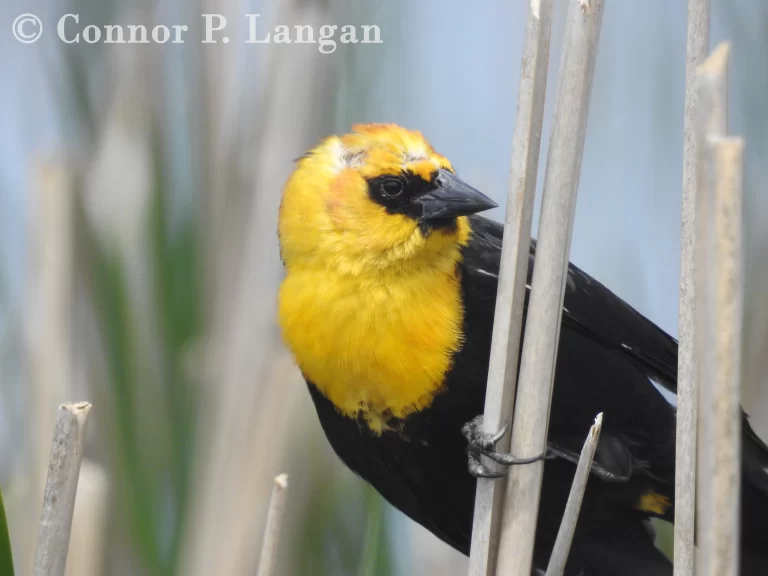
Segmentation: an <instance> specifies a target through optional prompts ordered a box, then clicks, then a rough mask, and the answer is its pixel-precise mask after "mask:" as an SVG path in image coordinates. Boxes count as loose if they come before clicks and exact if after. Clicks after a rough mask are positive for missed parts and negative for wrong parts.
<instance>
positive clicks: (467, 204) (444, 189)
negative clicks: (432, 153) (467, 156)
mask: <svg viewBox="0 0 768 576" xmlns="http://www.w3.org/2000/svg"><path fill="white" fill-rule="evenodd" d="M434 184H435V186H436V188H435V189H434V190H430V191H429V192H427V193H426V194H424V195H423V196H421V197H419V200H418V201H419V202H420V203H421V205H422V206H423V207H424V210H423V212H422V214H421V220H422V221H424V220H435V219H437V218H441V219H442V218H456V217H457V216H468V215H470V214H475V213H477V212H482V211H483V210H488V209H490V208H496V206H498V204H496V202H494V201H493V200H491V199H490V198H488V196H486V195H485V194H483V193H482V192H479V191H477V190H475V189H474V188H472V186H469V185H468V184H465V183H464V182H462V181H461V180H459V179H458V178H457V177H456V176H455V175H454V174H452V173H451V172H448V171H447V170H438V171H437V176H435V179H434Z"/></svg>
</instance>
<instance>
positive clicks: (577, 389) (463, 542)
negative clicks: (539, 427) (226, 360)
mask: <svg viewBox="0 0 768 576" xmlns="http://www.w3.org/2000/svg"><path fill="white" fill-rule="evenodd" d="M353 130H354V131H353V133H351V134H347V135H344V136H341V137H336V136H332V137H329V138H327V139H325V140H324V141H323V142H321V143H320V144H319V145H318V146H317V147H316V148H314V149H313V150H311V151H310V152H309V153H307V154H306V155H305V156H303V157H302V158H301V159H300V160H298V166H297V167H296V169H295V171H294V172H293V174H292V175H291V176H290V178H289V179H288V182H287V183H286V185H285V188H284V191H283V198H282V203H281V207H280V216H279V236H280V246H281V257H282V259H283V262H284V264H285V268H286V276H285V279H284V281H283V283H282V286H281V289H280V298H279V300H280V301H279V320H280V325H281V328H282V333H283V337H284V339H285V341H286V343H287V344H288V346H289V347H290V349H291V351H292V352H293V354H294V356H295V358H296V361H297V363H298V365H299V367H300V369H301V371H302V373H303V374H304V377H305V379H306V381H307V384H308V387H309V391H310V394H311V395H312V398H313V400H314V403H315V406H316V409H317V414H318V416H319V418H320V423H321V425H322V427H323V429H324V431H325V434H326V436H327V438H328V440H329V441H330V443H331V445H332V446H333V448H334V450H335V451H336V453H337V454H338V456H339V457H340V458H341V459H342V460H343V461H344V463H345V464H346V465H347V466H348V467H349V468H351V469H352V470H353V471H354V472H356V473H357V474H359V475H360V476H361V477H362V478H364V479H365V480H367V481H368V482H370V483H371V484H372V485H373V486H374V487H375V488H376V489H377V490H378V491H379V492H380V493H381V494H382V496H384V498H386V499H387V500H388V501H389V502H390V503H391V504H392V505H394V506H395V507H397V508H399V509H400V510H401V511H402V512H404V513H405V514H407V515H408V516H410V517H411V518H412V519H413V520H415V521H416V522H418V523H420V524H422V525H423V526H425V527H426V528H427V529H429V530H431V531H432V532H433V533H434V534H435V535H437V536H438V537H439V538H441V539H443V540H444V541H445V542H447V543H449V544H450V545H451V546H453V547H455V548H456V549H458V550H460V551H462V552H464V553H468V551H469V544H470V537H471V530H472V515H473V503H474V495H475V483H476V479H475V476H478V475H483V474H484V473H485V470H484V469H483V468H482V466H479V465H478V462H477V456H478V455H479V453H480V452H482V451H485V452H488V451H490V450H491V449H492V444H493V442H492V440H491V441H488V439H487V438H483V437H481V436H480V435H479V434H478V433H477V432H478V428H477V426H476V424H477V421H476V420H474V423H473V422H472V421H473V419H474V417H475V416H476V415H478V414H480V413H481V412H482V411H483V403H484V397H485V385H486V376H487V371H488V357H489V349H490V341H491V329H492V324H493V314H494V302H495V298H496V285H497V282H498V274H499V259H500V253H501V241H502V228H501V226H500V225H499V224H496V223H494V222H491V221H489V220H487V219H484V218H482V217H479V216H476V215H475V213H477V212H480V211H483V210H486V209H488V208H491V207H493V206H495V204H494V202H493V201H492V200H490V199H489V198H487V197H486V196H484V195H483V194H481V193H480V192H478V191H477V190H475V189H473V188H471V187H470V186H469V185H467V184H465V183H464V182H462V181H461V180H460V179H459V178H458V177H457V176H456V175H455V172H454V170H453V168H452V167H451V164H450V162H449V161H448V160H447V159H446V158H445V157H444V156H441V155H440V154H438V153H437V152H435V150H434V149H433V148H432V147H431V146H430V144H429V143H428V142H427V141H426V140H425V139H424V137H423V136H422V135H421V134H420V133H418V132H415V131H410V130H406V129H403V128H401V127H399V126H396V125H383V124H371V125H357V126H354V127H353ZM534 255H535V243H534V242H532V244H531V252H530V265H529V268H532V266H533V263H534ZM530 272H531V271H530V270H529V275H530ZM529 278H530V276H529ZM676 380H677V342H676V341H675V340H674V339H673V338H671V337H670V336H668V335H667V334H665V333H664V332H663V331H662V330H661V329H659V328H658V327H656V326H655V325H654V324H653V323H651V322H650V321H648V320H647V319H646V318H644V317H643V316H642V315H641V314H639V313H638V312H637V311H635V310H634V309H633V308H631V307H630V306H629V305H627V304H626V303H624V302H623V301H622V300H620V299H619V298H618V297H616V296H615V295H614V294H612V293H611V292H610V291H608V290H607V289H606V288H605V287H604V286H602V285H601V284H600V283H599V282H597V281H596V280H594V279H593V278H591V277H590V276H588V275H587V274H585V273H584V272H582V271H581V270H579V269H578V268H576V267H575V266H573V265H571V266H570V267H569V269H568V276H567V285H566V293H565V304H564V309H563V319H562V329H561V333H560V344H559V351H558V360H557V366H556V376H555V388H554V393H553V400H552V408H551V415H550V425H549V436H548V443H549V452H550V454H551V455H554V456H555V457H554V458H548V459H547V461H546V463H545V465H544V480H543V487H542V498H541V508H540V512H539V520H538V525H537V534H536V551H535V558H534V564H535V566H534V573H537V572H536V570H537V569H538V570H542V569H544V568H545V567H546V563H547V560H548V557H549V553H550V551H551V547H552V544H553V542H554V538H555V535H556V532H557V529H558V526H559V523H560V519H561V517H562V511H563V508H564V505H565V501H566V498H567V495H568V491H569V489H570V485H571V481H572V479H573V474H574V470H575V464H574V461H575V460H576V459H577V457H578V453H579V451H580V448H581V445H582V443H583V441H584V438H585V436H586V433H587V431H588V429H589V427H590V425H591V424H592V422H593V420H594V417H595V415H596V414H597V413H599V412H603V413H604V414H605V416H604V422H603V431H602V435H601V438H600V443H599V447H598V451H597V455H596V459H595V465H594V467H593V476H592V480H591V481H590V482H589V485H588V489H587V493H586V495H585V498H584V502H583V505H582V510H581V515H580V517H579V524H578V528H577V532H576V537H575V539H574V544H573V547H572V551H571V555H570V559H569V564H568V568H567V570H568V572H567V573H568V574H570V575H574V576H575V575H577V574H584V575H590V576H608V575H610V576H614V575H620V576H634V575H637V576H639V575H643V576H647V575H671V574H672V569H671V566H670V563H669V561H668V560H667V559H666V558H665V557H664V556H663V555H662V554H661V553H660V552H658V551H657V550H656V548H655V547H654V546H653V536H652V534H651V533H650V530H649V529H648V528H647V527H646V524H647V523H646V522H645V521H646V520H647V519H648V518H649V517H660V518H664V519H667V520H672V519H673V511H674V502H673V497H674V464H675V407H674V401H673V400H670V399H671V398H674V393H675V389H676ZM468 422H469V424H467V425H466V426H465V423H468ZM462 429H463V431H464V434H465V435H466V436H468V437H469V439H470V444H469V447H468V446H467V442H466V441H465V440H464V438H463V437H462ZM743 429H744V436H743V462H744V466H743V475H742V476H743V491H742V502H743V507H742V508H743V509H742V525H741V532H742V542H743V546H742V548H743V551H742V574H744V575H757V574H760V575H763V576H764V575H766V574H768V449H767V448H766V446H765V445H764V444H763V443H762V442H761V441H760V440H759V439H758V438H757V436H756V435H755V434H754V432H752V429H751V428H750V426H749V424H748V423H747V421H746V418H744V421H743ZM468 453H469V455H470V466H469V468H470V471H471V472H473V474H471V473H470V472H469V471H468V462H467V454H468ZM538 573H543V572H538Z"/></svg>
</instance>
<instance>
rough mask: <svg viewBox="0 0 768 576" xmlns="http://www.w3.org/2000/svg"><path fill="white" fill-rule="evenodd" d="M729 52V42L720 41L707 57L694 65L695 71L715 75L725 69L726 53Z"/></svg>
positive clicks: (705, 74)
mask: <svg viewBox="0 0 768 576" xmlns="http://www.w3.org/2000/svg"><path fill="white" fill-rule="evenodd" d="M730 52H731V43H730V42H720V44H718V45H717V47H716V48H715V49H714V50H712V52H711V53H710V54H709V56H707V58H706V59H705V60H704V62H702V63H701V64H699V65H698V66H697V67H696V73H697V74H699V75H701V76H710V75H711V76H716V75H718V74H721V73H723V72H724V71H725V68H726V66H727V65H728V55H729V54H730Z"/></svg>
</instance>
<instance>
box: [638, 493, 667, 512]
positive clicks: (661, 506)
mask: <svg viewBox="0 0 768 576" xmlns="http://www.w3.org/2000/svg"><path fill="white" fill-rule="evenodd" d="M671 505H672V502H671V501H670V499H669V498H667V497H666V496H664V495H663V494H659V493H658V492H647V493H645V494H643V495H642V496H640V499H639V500H638V501H637V504H636V505H635V508H637V509H638V510H642V511H643V512H648V513H649V514H657V515H658V516H664V514H666V513H667V510H668V509H669V507H670V506H671Z"/></svg>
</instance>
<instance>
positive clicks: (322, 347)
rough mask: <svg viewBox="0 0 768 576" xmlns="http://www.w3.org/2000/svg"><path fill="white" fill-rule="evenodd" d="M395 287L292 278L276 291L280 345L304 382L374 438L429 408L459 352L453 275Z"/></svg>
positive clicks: (416, 278)
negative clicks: (359, 422) (396, 422)
mask: <svg viewBox="0 0 768 576" xmlns="http://www.w3.org/2000/svg"><path fill="white" fill-rule="evenodd" d="M394 280H395V279H394V278H392V279H390V278H387V277H386V274H384V275H382V277H379V278H371V277H361V276H349V275H338V274H334V273H332V272H331V273H329V272H328V271H321V270H314V271H313V270H306V271H302V270H292V271H291V272H290V273H289V274H288V276H287V278H286V279H285V281H284V282H283V285H282V288H281V291H280V305H279V306H280V308H279V315H280V323H281V325H282V327H283V337H284V338H285V340H286V342H287V343H288V345H289V346H290V348H291V349H292V351H293V353H294V355H295V357H296V360H297V362H298V364H299V367H300V368H301V370H302V372H303V373H304V375H305V376H306V377H307V378H308V379H309V380H310V381H311V382H312V383H314V384H315V386H317V387H318V389H319V390H320V391H321V392H322V393H323V394H325V395H326V396H327V397H328V399H329V400H330V401H331V402H333V404H334V405H335V406H336V408H337V409H338V410H339V412H341V413H342V414H344V415H345V416H348V417H351V418H355V417H358V416H361V417H363V418H364V419H365V421H366V422H367V423H368V425H369V427H370V428H371V430H373V431H375V432H377V433H381V431H382V430H383V429H384V428H385V427H386V421H387V420H388V419H390V418H392V417H394V418H404V417H406V416H408V415H409V414H411V413H413V412H415V411H418V410H421V409H424V408H426V407H428V406H429V405H430V404H431V402H432V399H433V397H434V395H435V394H436V393H437V392H438V391H439V390H440V389H441V387H442V386H443V379H444V377H445V374H446V372H447V371H448V370H449V368H450V364H451V357H452V355H453V353H454V352H456V351H457V350H458V349H459V347H460V345H461V328H462V321H463V309H462V304H461V295H460V286H459V282H460V279H459V277H458V273H457V272H456V269H455V267H454V268H453V269H451V270H450V271H444V272H436V271H431V270H428V271H427V272H426V273H420V274H415V275H411V276H407V277H405V276H404V277H401V278H399V279H397V281H394Z"/></svg>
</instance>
